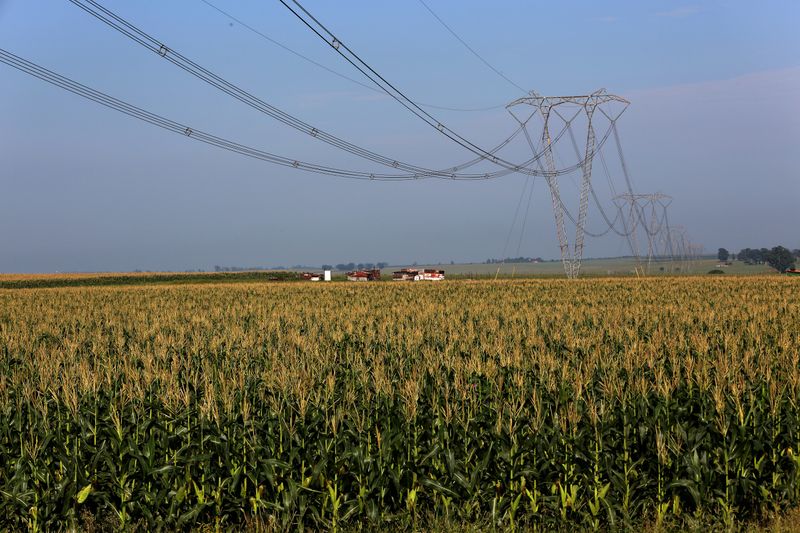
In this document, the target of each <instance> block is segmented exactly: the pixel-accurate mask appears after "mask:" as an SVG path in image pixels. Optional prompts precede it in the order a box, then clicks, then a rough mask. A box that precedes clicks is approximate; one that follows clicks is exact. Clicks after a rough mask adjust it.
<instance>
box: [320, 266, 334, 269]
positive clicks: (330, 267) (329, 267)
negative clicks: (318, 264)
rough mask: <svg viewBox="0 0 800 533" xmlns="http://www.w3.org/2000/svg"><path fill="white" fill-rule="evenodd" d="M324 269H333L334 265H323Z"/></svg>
mask: <svg viewBox="0 0 800 533" xmlns="http://www.w3.org/2000/svg"><path fill="white" fill-rule="evenodd" d="M322 270H333V265H322Z"/></svg>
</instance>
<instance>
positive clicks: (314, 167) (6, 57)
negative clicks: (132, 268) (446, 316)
mask: <svg viewBox="0 0 800 533" xmlns="http://www.w3.org/2000/svg"><path fill="white" fill-rule="evenodd" d="M0 63H5V64H6V65H9V66H10V67H13V68H15V69H17V70H19V71H21V72H24V73H26V74H29V75H31V76H33V77H36V78H38V79H40V80H42V81H46V82H48V83H50V84H52V85H55V86H57V87H60V88H61V89H64V90H66V91H69V92H71V93H73V94H76V95H78V96H81V97H83V98H85V99H87V100H90V101H93V102H95V103H98V104H100V105H102V106H105V107H107V108H109V109H113V110H115V111H118V112H120V113H123V114H125V115H128V116H129V117H132V118H136V119H138V120H141V121H143V122H147V123H149V124H152V125H153V126H158V127H159V128H162V129H165V130H167V131H171V132H173V133H177V134H179V135H181V136H183V137H188V138H190V139H193V140H196V141H200V142H203V143H206V144H209V145H212V146H216V147H218V148H222V149H224V150H228V151H230V152H234V153H237V154H240V155H244V156H247V157H251V158H254V159H259V160H262V161H266V162H269V163H273V164H276V165H280V166H284V167H290V168H295V169H298V170H304V171H307V172H314V173H317V174H325V175H331V176H337V177H343V178H352V179H361V180H381V181H389V180H392V181H400V180H404V181H405V180H410V179H414V178H413V177H410V176H408V175H393V174H383V173H370V172H363V171H356V170H347V169H341V168H336V167H330V166H326V165H319V164H316V163H309V162H306V161H301V160H299V159H293V158H290V157H285V156H281V155H276V154H273V153H270V152H267V151H264V150H260V149H258V148H253V147H251V146H247V145H244V144H241V143H238V142H235V141H231V140H229V139H226V138H224V137H219V136H216V135H212V134H210V133H206V132H204V131H202V130H199V129H196V128H193V127H191V126H189V125H187V124H183V123H180V122H176V121H174V120H171V119H169V118H166V117H164V116H162V115H158V114H156V113H152V112H150V111H146V110H144V109H142V108H140V107H137V106H135V105H132V104H129V103H127V102H125V101H123V100H120V99H118V98H115V97H113V96H109V95H108V94H105V93H103V92H100V91H98V90H96V89H93V88H91V87H89V86H87V85H83V84H81V83H78V82H76V81H74V80H72V79H70V78H67V77H65V76H62V75H60V74H57V73H56V72H53V71H52V70H48V69H46V68H44V67H42V66H40V65H37V64H36V63H33V62H31V61H28V60H26V59H24V58H22V57H20V56H18V55H16V54H13V53H11V52H9V51H7V50H4V49H2V48H0Z"/></svg>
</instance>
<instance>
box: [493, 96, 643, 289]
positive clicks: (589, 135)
mask: <svg viewBox="0 0 800 533" xmlns="http://www.w3.org/2000/svg"><path fill="white" fill-rule="evenodd" d="M628 103H629V102H628V101H627V100H625V99H624V98H622V97H619V96H615V95H611V94H608V93H607V92H606V91H605V89H600V90H598V91H596V92H594V93H592V94H589V95H583V96H541V95H539V94H537V93H535V92H531V93H530V96H525V97H522V98H518V99H517V100H514V101H513V102H511V103H510V104H508V105H507V106H506V109H508V111H509V113H511V116H513V117H514V119H515V120H516V121H517V122H518V123H519V125H520V127H521V128H522V129H523V133H524V134H525V138H526V140H527V142H528V145H529V146H530V149H531V151H532V153H533V155H534V156H535V158H536V159H535V160H536V163H537V164H538V166H539V168H540V170H541V172H542V175H543V176H544V178H545V181H546V182H547V186H548V188H549V189H550V198H551V201H552V203H553V215H554V217H555V222H556V234H557V236H558V244H559V248H560V250H561V261H562V263H563V264H564V272H565V273H566V275H567V278H577V277H578V275H579V273H580V268H581V260H582V258H583V247H584V238H585V234H586V215H587V213H588V209H589V192H590V189H591V179H592V160H593V159H594V156H595V154H596V153H597V150H598V143H597V138H598V136H597V134H596V130H597V127H598V125H599V124H604V125H605V128H604V131H602V130H601V135H600V137H601V138H602V139H605V138H607V136H608V133H609V132H610V131H611V129H612V127H613V126H614V124H615V123H616V121H617V119H618V118H619V117H620V115H621V114H622V113H623V112H624V111H625V109H626V108H627V106H628ZM523 106H524V107H523ZM534 116H538V118H539V121H540V122H541V133H540V134H539V135H536V136H531V134H530V131H529V130H528V127H529V123H530V122H531V119H532V118H533V117H534ZM555 122H558V126H557V127H556V125H555V124H554V123H555ZM575 122H579V123H581V124H583V125H585V131H586V134H585V137H586V144H585V150H584V154H583V157H582V158H581V157H580V152H579V150H578V149H577V144H576V151H577V152H578V155H579V164H578V165H577V167H578V168H579V169H580V172H581V183H580V194H579V202H578V216H577V219H576V220H573V222H574V223H575V241H574V244H573V248H572V249H570V246H569V241H568V238H567V231H566V227H565V225H564V214H565V208H564V202H563V200H562V198H561V191H560V189H559V176H560V175H561V171H560V170H559V169H557V167H556V162H555V159H556V157H555V152H554V149H555V145H556V143H557V142H558V140H559V139H560V138H561V137H562V135H563V133H564V132H565V131H568V132H569V136H570V138H572V140H573V142H575V141H574V132H573V130H572V127H573V124H574V123H575ZM562 125H563V126H562ZM553 131H556V132H559V133H558V136H557V137H555V138H553V137H552V136H551V132H553ZM534 138H537V139H538V142H539V145H540V148H539V150H537V148H536V143H535V142H534ZM567 214H568V216H569V212H567ZM570 218H571V219H572V218H573V217H571V216H570Z"/></svg>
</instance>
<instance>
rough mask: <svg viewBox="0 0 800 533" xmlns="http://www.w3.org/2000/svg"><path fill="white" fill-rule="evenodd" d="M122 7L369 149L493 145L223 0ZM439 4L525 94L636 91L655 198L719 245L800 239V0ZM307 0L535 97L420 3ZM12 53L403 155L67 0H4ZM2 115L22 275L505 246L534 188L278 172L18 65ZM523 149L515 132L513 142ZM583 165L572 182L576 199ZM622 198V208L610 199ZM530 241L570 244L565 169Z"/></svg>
mask: <svg viewBox="0 0 800 533" xmlns="http://www.w3.org/2000/svg"><path fill="white" fill-rule="evenodd" d="M209 1H212V2H213V3H215V4H216V5H218V6H219V7H222V8H223V9H225V10H227V11H229V12H231V13H232V14H234V15H236V16H237V17H238V18H240V19H241V20H243V21H246V22H247V23H248V24H249V25H251V26H253V27H255V28H257V29H259V30H260V31H261V32H263V33H264V34H266V35H269V36H270V37H271V38H273V39H276V40H278V41H280V42H282V43H284V44H286V45H287V46H290V47H292V48H293V49H295V50H297V51H298V52H301V53H303V54H305V55H307V56H309V57H311V58H313V59H314V60H315V61H318V62H320V63H322V64H324V65H326V66H328V67H329V68H332V69H334V70H336V71H338V72H341V73H344V74H346V75H347V76H350V77H354V78H357V77H358V76H359V73H358V72H355V71H354V70H353V69H352V68H349V66H348V65H347V64H345V63H344V62H343V60H342V59H341V58H339V57H338V56H337V55H335V54H334V53H333V52H332V50H331V49H330V48H329V47H326V46H325V45H324V44H323V43H321V42H320V41H319V40H318V39H317V38H316V37H315V36H313V35H312V34H311V33H310V32H309V31H308V30H307V29H305V28H304V27H303V26H301V25H300V23H299V22H298V21H297V20H296V19H294V18H293V17H292V16H291V14H289V13H288V11H286V9H285V8H284V7H283V6H281V4H280V3H279V2H277V1H274V0H270V1H260V2H257V1H254V0H246V1H240V2H238V1H237V2H223V1H222V0H209ZM102 3H103V5H105V6H106V7H108V8H109V9H112V10H114V11H116V12H117V13H119V14H120V15H122V16H123V17H125V18H127V19H129V20H130V21H131V22H133V23H135V24H137V25H138V26H140V27H141V28H143V29H144V30H146V31H147V32H148V33H150V34H151V35H153V36H155V37H158V38H160V39H162V40H163V41H164V42H166V43H167V44H168V45H169V46H170V47H171V48H173V49H175V50H178V51H180V52H181V53H183V54H184V55H186V56H188V57H190V58H192V59H193V60H195V61H197V62H198V63H200V64H202V65H203V66H206V67H207V68H209V69H210V70H212V71H214V72H216V73H218V74H220V75H222V76H223V77H225V78H226V79H228V80H231V81H233V82H234V83H236V84H237V85H239V86H241V87H243V88H245V89H247V90H249V91H250V92H252V93H254V94H256V95H258V96H259V97H261V98H263V99H264V100H266V101H268V102H270V103H272V104H274V105H276V106H279V107H280V108H282V109H285V110H286V111H288V112H290V113H292V114H294V115H295V116H298V117H300V118H302V119H304V120H306V121H308V122H311V123H313V124H314V125H315V126H318V127H320V128H324V129H326V130H328V131H331V132H333V133H335V134H336V135H338V136H340V137H343V138H346V139H348V140H350V141H352V142H354V143H357V144H359V145H363V146H365V147H368V148H370V149H372V150H375V151H378V152H381V153H386V154H392V155H393V157H397V158H404V159H405V160H408V161H412V162H415V163H418V164H420V165H430V166H435V167H444V166H449V165H452V164H453V163H455V162H461V161H463V160H467V159H470V158H471V154H470V153H469V152H466V151H465V150H463V149H462V148H460V147H458V146H456V145H455V144H453V143H452V142H450V141H448V140H447V139H445V138H444V137H442V136H440V135H438V134H437V133H436V132H435V131H432V130H431V129H430V128H428V127H427V126H426V125H425V124H423V123H422V122H420V121H419V120H418V119H415V118H414V117H413V116H411V115H410V114H409V113H408V112H406V111H405V110H404V109H403V108H401V107H400V106H399V105H398V104H397V103H396V102H393V101H392V100H390V99H389V98H387V97H385V96H381V95H378V94H376V93H374V92H373V91H369V90H367V89H365V88H363V87H361V86H359V85H356V84H353V83H351V82H349V81H347V80H343V79H341V78H339V77H336V76H334V75H331V74H330V73H328V72H325V71H323V70H321V69H318V68H316V67H314V66H312V65H309V64H307V63H305V62H303V61H300V60H298V59H297V58H296V57H294V56H292V55H291V54H288V53H286V52H285V51H284V50H282V49H280V48H278V47H276V46H274V45H273V44H271V43H268V42H266V41H265V40H264V39H262V38H260V37H258V36H256V35H254V34H252V33H251V32H249V31H247V30H246V29H245V28H243V27H242V26H241V25H239V24H236V23H233V24H231V22H230V21H229V20H228V19H226V18H225V17H223V16H222V15H220V14H219V13H218V12H216V11H214V10H213V9H212V8H210V7H209V6H208V5H206V4H205V3H203V2H202V1H201V0H176V1H172V2H157V1H155V0H142V1H139V2H123V1H120V0H114V1H112V0H106V1H104V2H102ZM428 4H429V5H430V6H431V8H432V9H434V10H435V11H436V12H437V13H438V14H439V15H440V16H441V17H442V18H443V19H444V20H445V21H446V22H447V23H448V24H449V25H450V26H451V27H452V28H453V29H454V30H455V31H456V32H458V33H459V35H460V36H461V37H462V38H463V39H464V40H466V41H467V42H468V43H469V44H470V45H471V46H472V47H473V48H474V49H475V50H477V51H478V52H479V53H480V54H481V55H482V56H483V57H484V58H486V59H487V60H488V61H489V62H490V63H491V64H492V65H493V66H495V68H497V69H498V70H500V71H502V72H503V73H504V74H505V75H506V76H508V77H509V78H511V79H512V80H514V81H515V82H516V83H517V84H520V85H522V86H523V87H530V88H531V89H534V90H536V91H538V92H540V93H543V94H575V93H579V94H580V93H586V92H591V91H593V90H595V89H597V88H599V87H606V88H607V89H608V90H609V91H611V92H614V93H617V94H620V95H623V96H625V97H626V98H628V99H629V100H630V101H631V106H630V108H629V109H628V110H627V111H626V113H625V114H624V115H623V118H622V119H621V120H620V123H619V128H620V132H621V135H622V139H623V143H624V148H625V155H626V158H627V160H628V164H629V166H630V168H631V173H632V176H633V178H634V183H635V186H636V189H637V191H639V192H654V191H662V192H665V193H668V194H671V195H672V196H673V197H674V202H673V204H672V206H671V207H670V219H671V221H672V222H673V223H676V224H681V225H683V226H685V227H686V228H687V229H688V230H689V232H690V233H691V235H692V238H693V239H694V240H695V241H697V242H699V243H701V244H703V245H704V246H705V247H706V249H707V250H716V248H717V247H719V246H725V247H728V248H730V249H732V250H738V249H739V248H742V247H756V246H772V245H775V244H779V243H780V244H784V245H787V246H790V247H800V236H799V235H798V232H797V231H796V224H795V221H796V220H797V212H798V211H797V208H798V207H797V206H798V200H800V179H798V177H800V176H798V171H797V168H796V163H795V160H796V158H795V152H796V149H797V148H796V147H797V139H798V138H800V109H799V108H798V103H797V99H796V95H797V94H798V93H800V39H798V38H797V36H796V29H797V27H798V23H800V3H798V2H795V1H790V0H786V1H764V2H759V3H757V4H754V3H752V2H743V1H721V0H720V1H708V2H696V3H693V2H685V3H684V2H668V1H652V2H645V1H635V2H634V1H625V2H589V1H585V2H579V1H565V2H531V1H528V2H471V1H470V2H450V1H434V0H428ZM304 5H305V6H306V7H307V8H308V9H309V10H310V11H311V12H312V13H314V14H315V16H317V17H318V18H319V19H320V20H321V21H323V22H324V23H325V24H326V25H328V26H329V27H330V28H332V29H334V30H335V31H336V33H337V34H338V35H339V36H340V38H341V39H342V40H343V41H345V42H346V44H348V46H350V47H351V48H352V49H354V50H356V51H357V52H358V53H359V54H360V55H361V56H362V57H363V58H364V59H366V60H367V61H368V62H369V63H370V64H371V65H372V66H374V67H375V68H376V69H377V70H378V71H379V72H381V74H383V75H384V76H386V77H387V78H388V79H389V80H390V81H392V82H393V83H394V84H395V85H397V86H398V87H400V88H402V90H403V91H404V92H405V93H406V94H408V95H409V96H410V97H411V98H413V99H415V100H417V101H420V102H426V103H431V104H437V105H443V106H450V107H470V108H472V107H486V106H494V105H501V104H505V103H507V102H508V101H510V100H512V99H514V98H517V97H518V96H520V91H519V90H518V89H516V88H515V87H514V86H512V85H511V84H509V83H507V82H506V81H504V80H503V79H502V78H500V77H499V76H497V75H496V74H495V73H493V72H492V71H491V70H489V69H488V68H487V67H486V66H485V65H483V64H482V63H480V62H479V61H478V60H477V59H476V58H475V57H474V56H472V55H471V54H470V53H469V52H468V51H467V50H466V49H464V48H463V46H462V45H461V44H460V43H459V42H458V41H456V40H455V39H454V38H453V37H452V36H451V35H450V34H449V33H447V32H446V30H444V29H443V28H442V27H441V26H440V25H439V23H438V22H437V21H436V20H435V19H434V18H432V17H431V15H430V14H429V13H428V12H427V11H425V9H424V8H423V6H422V5H421V4H420V3H419V2H418V1H417V0H406V1H404V2H368V1H352V2H346V3H342V2H321V1H313V2H312V1H308V2H305V3H304ZM0 48H3V49H6V50H8V51H10V52H13V53H15V54H18V55H20V56H23V57H25V58H27V59H29V60H32V61H35V62H37V63H39V64H41V65H43V66H45V67H47V68H50V69H52V70H55V71H56V72H59V73H61V74H64V75H67V76H69V77H72V78H74V79H76V80H78V81H80V82H82V83H85V84H87V85H90V86H92V87H94V88H97V89H99V90H102V91H105V92H107V93H109V94H112V95H114V96H116V97H119V98H122V99H124V100H126V101H129V102H131V103H133V104H136V105H139V106H142V107H144V108H146V109H149V110H151V111H154V112H157V113H160V114H163V115H166V116H169V117H170V118H173V119H175V120H178V121H182V122H186V123H189V124H192V125H193V126H194V127H197V128H201V129H204V130H207V131H210V132H214V133H217V134H219V135H222V136H225V137H229V138H231V139H234V140H237V141H241V142H243V143H246V144H251V145H253V146H257V147H260V148H263V149H267V150H269V151H272V152H275V153H279V154H284V155H287V156H290V157H296V158H300V159H306V160H311V161H315V162H320V163H325V164H330V165H337V166H342V167H347V168H355V169H359V170H366V171H379V170H381V169H380V168H379V167H376V166H375V165H374V164H373V163H370V162H367V161H363V160H359V159H357V158H354V157H353V156H350V155H348V154H343V153H340V152H338V151H336V150H334V149H332V148H330V147H328V146H326V145H323V144H321V143H319V142H315V141H314V140H312V139H309V138H308V137H307V136H305V135H302V134H299V133H297V132H294V131H292V130H288V129H287V128H286V127H285V126H282V125H280V124H277V123H276V122H275V121H273V120H272V119H270V118H268V117H266V116H263V115H259V114H257V113H255V112H254V111H253V110H252V109H249V108H247V107H245V106H243V105H242V104H240V103H239V102H236V101H234V100H232V99H231V98H229V97H227V96H225V95H223V94H221V93H219V92H217V91H215V90H214V89H212V88H210V87H208V86H206V85H203V84H201V83H200V82H198V81H197V80H196V79H194V78H191V77H189V76H188V75H186V74H185V73H183V72H181V71H179V70H178V69H176V68H175V67H174V66H171V65H170V64H168V63H167V62H166V61H164V60H163V59H161V58H159V57H158V56H156V55H155V54H152V53H151V52H147V51H145V50H144V49H143V48H141V47H138V46H137V45H135V44H133V43H131V42H130V41H128V40H126V39H124V38H123V37H122V36H120V35H119V34H117V33H115V32H113V31H112V30H110V29H108V28H107V27H105V26H103V25H101V24H100V23H99V22H97V21H96V20H94V19H93V18H91V17H90V16H89V15H87V14H86V13H84V12H83V11H81V10H80V9H78V8H77V7H75V6H74V5H72V4H71V3H69V2H67V1H66V0H0ZM433 113H434V114H435V115H436V116H437V117H440V118H441V120H442V121H444V122H446V123H447V124H448V125H449V126H450V127H452V128H453V129H455V130H457V131H459V132H460V133H462V134H463V135H464V136H465V137H468V138H469V139H470V140H474V141H475V142H476V143H478V144H480V145H482V146H491V145H493V144H495V143H497V142H499V141H500V140H502V139H503V138H505V137H506V136H507V135H508V134H509V133H511V131H513V126H514V122H513V120H512V119H511V117H510V116H509V115H508V114H507V113H506V111H505V110H503V109H497V110H490V111H485V112H470V113H466V112H451V111H434V112H433ZM0 117H2V120H1V121H0V146H2V148H1V149H0V158H1V160H0V163H2V169H3V170H2V171H0V187H2V190H3V194H2V195H0V227H2V228H3V231H2V232H0V271H3V272H10V271H11V272H14V271H17V272H19V271H56V270H60V271H66V270H83V271H93V270H130V269H135V268H141V269H152V270H172V269H179V270H180V269H191V268H210V267H212V266H213V265H215V264H221V265H277V264H297V263H303V264H321V263H338V262H347V261H388V262H391V263H401V262H411V261H419V262H428V261H444V262H448V261H450V260H455V261H468V260H482V259H485V258H487V257H498V256H500V255H501V254H502V252H503V248H504V243H505V241H506V239H507V236H508V233H509V228H510V226H511V224H512V218H513V213H514V209H515V207H516V205H517V202H518V200H519V196H520V193H521V191H522V187H523V181H524V178H522V177H519V176H510V177H507V178H503V179H499V180H494V181H490V182H482V183H464V182H441V181H419V182H409V183H361V182H351V181H348V180H344V179H338V178H330V177H324V176H317V175H310V174H306V173H302V172H298V171H293V170H290V169H285V168H280V167H274V166H270V165H268V164H266V163H262V162H259V161H252V160H248V159H245V158H241V157H239V156H235V155H232V154H230V153H227V152H221V151H219V150H217V149H214V148H212V147H207V146H204V145H202V144H199V143H194V142H191V141H189V140H187V139H185V138H181V137H178V136H174V135H173V134H171V133H167V132H163V131H161V130H158V129H154V128H153V127H152V126H149V125H146V124H143V123H140V122H137V121H134V120H132V119H129V118H127V117H125V116H122V115H119V114H117V113H115V112H113V111H109V110H107V109H104V108H101V107H99V106H97V105H96V104H93V103H91V102H87V101H84V100H82V99H80V98H78V97H76V96H74V95H71V94H68V93H65V92H63V91H62V90H60V89H57V88H54V87H51V86H49V85H47V84H45V83H43V82H41V81H39V80H36V79H33V78H29V77H27V76H26V75H24V74H22V73H19V72H17V71H15V70H12V69H11V68H9V67H7V66H5V65H0ZM524 155H525V154H524V152H523V151H522V147H516V148H514V147H511V148H510V151H509V154H508V157H509V158H522V157H524ZM612 173H614V172H613V168H612ZM613 178H614V179H615V180H617V179H620V176H619V175H615V176H613ZM576 179H577V177H571V178H565V179H564V181H563V182H562V186H561V187H562V191H563V192H564V196H565V201H567V202H568V203H569V204H570V205H571V206H572V205H575V203H576V201H577V191H576V189H575V187H574V181H575V180H576ZM595 179H596V180H598V179H600V176H599V174H598V173H597V169H595ZM603 179H605V178H603ZM595 183H598V182H597V181H595ZM603 199H604V201H607V202H608V205H610V196H609V195H606V196H605V197H604V198H603ZM589 224H590V229H592V230H593V231H598V230H601V229H602V226H603V225H602V219H601V218H600V217H599V216H598V213H597V210H596V209H595V208H594V206H592V207H591V208H590V216H589ZM569 233H570V234H572V230H570V232H569ZM511 242H512V243H514V244H513V245H512V246H511V249H508V250H507V252H508V254H510V255H516V252H517V251H518V249H517V246H516V242H517V237H516V234H515V235H514V237H513V238H512V239H511ZM521 243H522V244H521V246H520V247H519V253H520V254H522V255H530V256H543V257H556V256H557V255H558V246H557V241H556V237H555V229H554V223H553V217H552V208H551V206H550V197H549V193H548V191H547V187H546V185H545V184H544V183H543V182H537V183H536V184H535V188H534V193H533V200H532V204H531V208H530V214H529V217H528V220H527V227H526V230H525V234H524V238H523V239H522V240H521ZM621 253H625V245H624V243H623V242H622V239H620V238H619V237H612V236H608V237H604V238H600V239H588V240H587V244H586V251H585V255H587V256H603V255H617V254H621Z"/></svg>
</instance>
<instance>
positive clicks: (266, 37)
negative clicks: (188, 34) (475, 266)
mask: <svg viewBox="0 0 800 533" xmlns="http://www.w3.org/2000/svg"><path fill="white" fill-rule="evenodd" d="M200 1H201V2H203V3H204V4H206V5H207V6H208V7H210V8H211V9H213V10H215V11H216V12H218V13H219V14H221V15H222V16H224V17H227V18H228V19H230V20H232V21H233V22H235V23H237V24H239V25H240V26H242V27H243V28H245V29H246V30H248V31H250V32H251V33H253V34H254V35H257V36H258V37H260V38H262V39H264V40H265V41H267V42H269V43H272V44H273V45H275V46H277V47H279V48H281V49H283V50H285V51H286V52H288V53H290V54H292V55H294V56H295V57H298V58H300V59H302V60H303V61H306V62H307V63H310V64H311V65H314V66H315V67H317V68H321V69H322V70H324V71H326V72H328V73H330V74H333V75H334V76H337V77H339V78H341V79H343V80H347V81H349V82H350V83H354V84H356V85H358V86H360V87H363V88H365V89H369V90H370V91H373V92H375V93H378V94H384V93H383V91H381V90H380V89H378V88H377V87H374V86H372V85H367V84H366V83H363V82H360V81H358V80H357V79H355V78H351V77H350V76H348V75H346V74H342V73H341V72H338V71H336V70H334V69H332V68H330V67H327V66H325V65H323V64H322V63H320V62H319V61H315V60H314V59H311V58H310V57H308V56H306V55H304V54H301V53H300V52H298V51H297V50H294V49H292V48H291V47H289V46H287V45H285V44H283V43H281V42H280V41H277V40H275V39H273V38H272V37H270V36H269V35H267V34H265V33H264V32H262V31H261V30H259V29H257V28H254V27H253V26H251V25H250V24H248V23H247V22H245V21H243V20H242V19H241V18H238V17H236V16H234V15H232V14H231V13H230V12H228V11H226V10H224V9H222V8H221V7H219V6H217V5H215V4H212V3H211V2H209V1H208V0H200ZM417 104H418V105H421V106H423V107H430V108H432V109H442V110H445V111H465V112H472V111H491V110H494V109H502V108H503V107H505V105H504V104H501V105H494V106H487V107H470V108H464V107H448V106H441V105H434V104H426V103H424V102H417Z"/></svg>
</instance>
